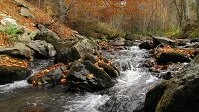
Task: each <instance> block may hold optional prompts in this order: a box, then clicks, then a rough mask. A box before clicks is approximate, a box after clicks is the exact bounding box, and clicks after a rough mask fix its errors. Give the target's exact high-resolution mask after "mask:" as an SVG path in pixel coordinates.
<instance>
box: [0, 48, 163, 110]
mask: <svg viewBox="0 0 199 112" xmlns="http://www.w3.org/2000/svg"><path fill="white" fill-rule="evenodd" d="M104 55H105V56H106V57H108V58H109V59H113V60H114V61H115V62H116V63H118V65H120V71H121V75H120V76H119V77H118V78H117V83H116V85H115V86H114V87H112V88H109V89H107V90H103V91H99V92H95V93H74V92H66V91H65V89H64V87H63V86H56V87H54V88H52V87H49V88H48V87H47V88H42V87H34V88H33V87H31V86H30V85H28V84H27V82H26V81H25V80H24V81H18V82H14V83H12V84H6V85H0V112H35V111H34V110H37V109H38V110H45V111H46V112H143V111H142V110H141V109H142V108H143V104H144V99H145V94H146V92H147V91H148V90H149V89H150V88H152V87H154V86H155V85H157V84H159V83H160V82H161V80H159V79H157V78H156V77H153V76H152V75H151V74H150V73H149V72H148V71H147V69H144V68H142V67H141V66H140V65H141V63H142V62H143V60H144V59H145V57H147V55H148V51H146V50H140V49H139V48H138V47H137V46H132V47H127V48H126V50H120V51H117V52H114V53H109V52H104ZM49 64H52V60H47V61H38V62H37V63H35V65H37V66H36V67H35V66H34V65H33V69H34V71H33V72H36V71H38V70H39V69H41V68H44V67H46V66H48V65H49ZM32 110H33V111H32ZM37 112H43V111H37Z"/></svg>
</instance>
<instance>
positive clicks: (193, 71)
mask: <svg viewBox="0 0 199 112" xmlns="http://www.w3.org/2000/svg"><path fill="white" fill-rule="evenodd" d="M198 88H199V56H197V57H196V58H195V59H194V60H193V61H192V62H190V64H188V65H187V66H185V67H184V68H183V69H182V70H181V71H180V72H179V73H178V74H176V76H175V77H174V78H172V79H170V80H168V81H164V82H162V83H161V84H160V85H158V86H156V87H155V88H154V89H151V90H150V91H149V92H148V93H147V95H146V100H145V111H147V112H197V111H198V110H199V107H198V105H199V95H198V94H199V91H198Z"/></svg>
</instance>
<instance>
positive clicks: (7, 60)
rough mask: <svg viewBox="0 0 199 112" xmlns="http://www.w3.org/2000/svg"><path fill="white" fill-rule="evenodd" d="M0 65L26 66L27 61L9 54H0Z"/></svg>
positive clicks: (27, 64) (27, 65)
mask: <svg viewBox="0 0 199 112" xmlns="http://www.w3.org/2000/svg"><path fill="white" fill-rule="evenodd" d="M0 66H8V67H21V68H28V67H29V63H28V62H27V61H25V60H19V59H16V58H12V57H10V56H6V55H2V56H0Z"/></svg>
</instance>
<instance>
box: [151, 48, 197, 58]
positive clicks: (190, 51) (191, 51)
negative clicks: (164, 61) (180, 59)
mask: <svg viewBox="0 0 199 112" xmlns="http://www.w3.org/2000/svg"><path fill="white" fill-rule="evenodd" d="M196 52H198V51H196V49H181V48H172V47H170V46H165V47H163V48H158V49H157V50H156V51H155V56H156V57H158V56H160V55H161V53H177V54H182V55H186V56H189V57H191V56H194V55H195V53H196Z"/></svg>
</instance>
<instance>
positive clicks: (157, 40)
mask: <svg viewBox="0 0 199 112" xmlns="http://www.w3.org/2000/svg"><path fill="white" fill-rule="evenodd" d="M159 45H162V46H166V45H170V46H173V47H175V46H176V45H177V44H176V42H175V41H174V40H171V39H169V38H166V37H153V47H154V48H155V47H157V46H159Z"/></svg>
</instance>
